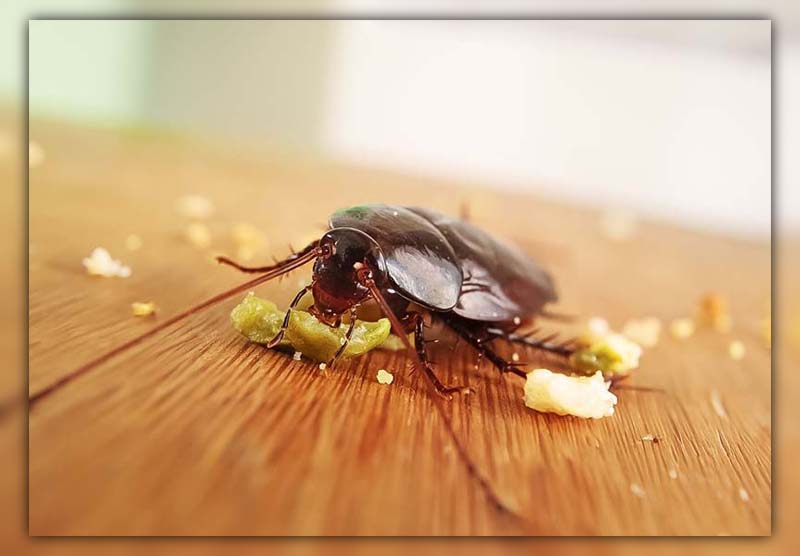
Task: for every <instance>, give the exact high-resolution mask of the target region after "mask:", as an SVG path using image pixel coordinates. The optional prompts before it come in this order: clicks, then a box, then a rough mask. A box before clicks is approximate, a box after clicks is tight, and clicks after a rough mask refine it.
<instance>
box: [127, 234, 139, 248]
mask: <svg viewBox="0 0 800 556" xmlns="http://www.w3.org/2000/svg"><path fill="white" fill-rule="evenodd" d="M125 248H126V249H127V250H128V251H138V250H139V249H141V248H142V238H140V237H139V236H137V235H136V234H130V235H129V236H128V237H126V238H125Z"/></svg>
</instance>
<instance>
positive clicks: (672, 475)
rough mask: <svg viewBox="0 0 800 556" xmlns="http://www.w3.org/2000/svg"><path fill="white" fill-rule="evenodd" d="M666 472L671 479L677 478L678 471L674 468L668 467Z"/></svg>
mask: <svg viewBox="0 0 800 556" xmlns="http://www.w3.org/2000/svg"><path fill="white" fill-rule="evenodd" d="M667 474H668V475H669V478H670V479H672V480H673V481H674V480H675V479H677V478H678V471H676V470H675V469H670V470H669V471H668V472H667Z"/></svg>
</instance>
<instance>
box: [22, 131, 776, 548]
mask: <svg viewBox="0 0 800 556" xmlns="http://www.w3.org/2000/svg"><path fill="white" fill-rule="evenodd" d="M31 137H32V138H34V139H35V140H36V141H37V142H39V143H40V144H41V145H42V146H43V148H44V150H45V153H46V159H45V161H44V163H43V164H41V165H40V166H39V167H37V168H34V169H33V170H31V174H30V268H29V276H30V278H29V279H30V285H29V286H30V292H29V325H30V329H29V335H30V338H29V339H30V348H29V395H30V396H36V395H37V393H39V392H42V391H43V390H45V389H47V388H48V387H50V386H52V385H53V384H56V383H58V382H59V380H60V379H61V378H63V377H64V376H66V375H67V374H68V373H70V372H71V371H72V370H74V369H75V368H77V367H79V366H80V365H82V364H83V363H85V362H86V361H88V360H90V359H92V358H94V357H96V356H97V355H99V354H101V353H103V352H104V351H106V350H108V349H110V348H112V347H114V346H116V345H118V344H120V343H122V342H124V341H126V340H128V339H130V338H132V337H134V336H136V335H138V334H140V333H142V332H143V331H146V330H148V328H149V327H151V326H153V325H154V323H157V322H159V320H161V319H165V318H168V317H169V316H170V315H172V314H175V313H176V312H178V311H179V310H181V309H183V308H186V307H187V306H189V305H191V304H193V303H196V302H198V301H201V300H203V299H205V298H206V297H209V296H210V295H212V294H214V293H217V292H219V291H222V290H223V289H225V288H228V287H230V286H232V285H234V284H237V283H239V282H241V281H242V277H241V276H239V275H236V274H234V273H232V272H231V271H230V270H228V269H225V268H222V267H218V266H216V265H212V264H210V262H209V256H210V254H212V253H215V252H228V253H231V252H232V251H233V249H234V245H233V243H232V242H231V240H230V239H228V231H229V229H230V227H231V226H232V225H233V224H235V223H238V222H249V223H252V224H254V225H257V226H259V227H260V228H261V229H263V230H264V232H265V233H266V234H267V235H268V236H269V237H270V238H271V246H270V248H269V249H268V250H267V251H268V252H270V253H274V254H276V255H278V256H282V255H284V254H285V253H286V252H287V247H286V244H287V243H289V242H293V243H295V244H299V243H300V242H301V241H302V240H303V239H305V238H307V237H309V235H313V234H314V233H315V232H316V231H318V230H319V229H320V227H321V226H322V225H323V224H324V222H325V219H326V216H327V214H328V213H330V212H331V211H332V210H333V209H335V208H338V207H341V206H348V205H352V204H356V203H361V202H375V201H384V202H391V203H404V204H424V205H426V206H429V207H431V208H435V209H439V210H442V211H446V212H451V213H457V211H458V207H459V204H460V203H461V202H468V203H469V205H470V207H471V212H472V218H473V220H474V222H476V223H477V224H479V225H481V226H483V227H484V228H486V229H487V230H490V231H492V232H494V233H497V234H499V235H503V236H505V237H508V238H511V239H513V240H514V241H516V242H518V243H519V244H520V245H521V246H522V247H523V248H524V249H526V250H527V251H529V252H530V253H531V254H533V255H535V256H537V257H538V258H539V259H540V260H541V261H542V262H544V263H545V264H546V265H547V266H548V267H549V268H550V269H551V271H552V272H553V274H554V275H555V277H556V280H557V283H558V286H559V290H560V292H561V299H562V303H561V304H560V308H561V309H562V310H564V311H566V312H574V313H579V314H581V315H583V316H589V315H595V314H597V315H603V316H605V317H607V318H608V319H609V320H610V321H611V323H612V325H614V326H617V327H619V326H621V325H622V323H623V322H624V321H625V320H626V319H628V318H631V317H640V316H647V315H654V316H657V317H659V318H662V319H664V320H665V321H666V320H668V319H670V318H673V317H678V316H684V315H692V314H693V313H694V311H695V308H696V303H697V300H698V299H699V297H700V296H701V295H702V294H703V293H704V292H706V291H710V290H713V291H717V292H720V293H722V294H725V295H727V296H728V297H730V299H731V300H732V313H733V318H734V328H733V331H732V333H731V334H729V335H722V334H719V333H716V332H713V331H710V330H704V329H701V330H699V331H698V333H697V334H696V335H695V336H694V337H692V338H691V339H689V340H686V341H683V342H679V341H677V340H674V339H672V338H671V337H669V335H664V336H663V337H662V341H661V342H660V343H659V345H658V346H657V347H656V348H654V349H652V350H648V351H647V352H646V354H645V356H644V357H643V359H642V367H641V369H640V370H639V371H637V374H636V375H635V377H634V378H633V379H631V381H630V385H631V386H636V387H642V388H644V389H623V390H619V391H618V392H617V394H618V396H619V398H620V402H619V404H618V406H617V413H616V414H615V415H614V416H613V417H611V418H608V419H604V420H600V421H584V420H579V419H573V418H563V417H556V416H551V415H541V414H537V413H535V412H533V411H531V410H529V409H527V408H525V406H524V404H523V403H522V401H521V396H522V382H521V381H520V380H518V379H514V378H508V379H504V378H501V377H499V376H498V375H497V373H496V372H495V371H494V370H493V369H492V368H490V367H488V366H487V365H485V364H484V365H481V367H480V369H479V370H477V371H476V370H475V369H474V368H473V366H474V363H475V354H474V353H473V352H472V351H471V350H470V349H469V348H468V347H467V346H465V345H463V344H462V345H459V346H458V347H457V348H456V349H455V351H453V352H450V351H449V350H448V349H447V347H446V346H442V347H441V348H440V349H439V350H438V351H435V352H434V359H435V360H436V361H437V362H438V363H439V365H438V368H439V372H440V373H441V374H442V376H443V378H445V379H446V380H447V381H449V382H458V381H467V382H468V383H469V384H470V385H472V386H474V387H475V389H476V393H475V394H474V395H471V396H468V397H463V398H457V399H455V400H454V401H453V402H451V403H449V404H448V405H447V407H446V411H447V413H448V415H449V417H450V418H451V419H452V421H453V424H454V427H455V433H456V435H457V436H458V438H459V439H460V440H461V442H463V443H464V444H465V445H466V446H467V449H468V452H469V455H470V458H471V459H472V460H473V461H474V464H475V465H476V467H477V469H478V470H479V472H480V473H481V474H482V475H483V476H485V477H486V478H487V480H488V481H489V482H490V484H491V485H492V488H493V490H494V491H495V492H496V493H497V495H498V496H499V497H500V498H501V499H502V500H503V501H504V502H505V503H506V504H507V505H508V506H510V507H512V508H514V509H515V510H516V512H517V513H518V514H519V515H520V516H522V518H523V519H521V520H516V519H510V518H508V516H506V515H503V514H499V513H498V512H496V511H495V510H494V509H493V508H492V507H491V506H490V505H488V504H487V503H486V500H485V498H484V496H483V495H482V493H481V491H480V489H479V488H478V487H477V483H476V481H475V479H474V478H473V477H471V475H470V474H469V473H468V471H467V468H466V466H465V464H464V462H463V461H462V460H460V459H459V458H458V457H457V454H456V453H455V450H454V449H453V444H452V442H451V440H450V439H449V438H448V435H447V433H446V431H445V428H444V427H443V423H442V418H441V416H440V415H438V414H437V412H436V411H435V409H434V407H433V406H432V404H431V401H430V399H429V397H428V394H427V392H426V389H425V387H424V384H423V383H422V382H421V380H420V378H419V377H416V376H409V375H408V373H407V372H405V370H404V369H405V365H406V363H407V358H406V357H405V355H404V354H402V353H400V354H387V353H382V352H373V353H371V354H369V355H368V356H367V357H364V358H362V359H358V360H354V361H352V362H350V363H346V364H344V365H342V366H341V367H340V368H339V369H338V370H336V371H335V372H330V373H328V374H326V375H324V376H323V375H321V374H320V373H319V371H318V370H317V368H316V367H315V366H313V365H311V364H309V363H306V362H295V361H293V360H292V359H291V358H290V357H287V356H286V355H283V354H280V353H274V352H269V351H266V350H264V349H263V348H261V347H259V346H256V345H251V344H248V343H247V342H245V341H244V340H243V339H242V338H240V337H239V336H237V335H236V334H235V333H234V332H233V331H232V330H231V328H230V325H229V323H228V316H227V315H228V313H229V311H230V309H231V308H232V307H233V305H234V304H235V303H236V300H230V301H228V302H225V303H222V304H221V305H220V306H218V307H215V308H213V309H211V310H208V311H206V312H204V313H202V314H199V315H196V316H194V317H192V318H191V319H190V320H188V321H186V322H184V323H182V324H181V325H179V326H176V327H174V328H172V329H169V330H167V331H165V332H164V333H162V334H159V335H158V336H157V337H154V338H151V339H149V340H148V341H146V342H144V343H142V344H141V345H139V346H136V347H135V348H132V349H130V350H128V351H126V352H125V353H123V354H122V355H120V356H119V357H116V358H114V359H112V360H110V361H108V362H107V363H105V364H103V365H102V366H100V367H98V368H96V369H94V370H92V371H91V372H89V373H87V374H85V375H83V376H81V377H80V378H78V379H76V380H74V381H72V382H69V383H66V384H65V385H63V386H61V387H58V388H57V389H56V390H54V391H53V392H52V393H51V394H50V395H48V396H47V397H45V398H43V399H42V400H41V401H39V402H37V403H36V405H34V406H33V407H32V408H31V409H30V413H29V475H28V481H29V500H28V503H29V532H30V534H32V535H198V534H199V535H453V534H455V535H503V534H513V535H720V534H724V535H765V534H769V533H770V524H771V514H770V502H771V489H770V483H771V465H770V459H771V451H770V434H771V427H770V407H771V401H770V352H769V351H768V350H767V349H766V348H764V347H763V341H762V339H761V334H760V320H761V319H762V318H763V317H764V315H765V312H766V310H767V307H768V301H769V297H770V258H769V255H770V254H769V246H768V245H761V244H753V243H748V242H743V241H738V240H731V239H726V238H718V237H712V236H705V235H700V234H697V233H692V232H686V231H680V230H676V229H672V228H668V227H664V226H657V225H653V224H644V225H642V226H640V228H639V230H638V232H637V234H636V236H635V238H634V240H633V241H630V242H624V243H618V242H612V241H610V240H608V239H606V238H605V237H604V236H603V235H602V234H601V233H600V228H599V225H598V215H597V214H596V213H594V212H590V211H586V210H579V209H575V208H570V207H565V206H561V205H555V204H552V203H546V202H544V201H540V200H536V199H528V198H522V197H518V196H514V195H508V194H498V193H494V192H486V191H483V190H480V189H471V188H465V187H462V186H459V185H458V184H450V183H442V182H435V181H432V180H425V179H421V178H416V177H411V176H402V175H397V174H391V173H385V172H379V171H373V170H369V169H363V168H358V167H347V166H341V165H333V164H328V163H324V162H319V161H314V160H308V159H305V158H301V157H298V156H296V155H285V154H284V155H280V154H277V153H271V152H259V151H255V150H252V149H246V148H245V149H237V148H236V147H234V146H227V147H225V148H223V147H221V146H220V145H211V144H203V143H198V142H193V141H190V140H187V139H184V138H180V137H170V136H164V135H160V134H150V133H142V132H141V131H132V130H128V131H125V132H111V131H103V130H91V129H81V128H74V127H69V126H59V125H54V124H41V123H38V122H33V123H32V125H31ZM192 192H194V193H202V194H204V195H206V196H208V197H209V198H211V199H213V201H214V202H215V204H216V205H217V208H218V210H217V214H216V215H215V216H214V217H213V218H212V219H211V220H210V226H211V228H212V232H213V237H214V244H213V245H212V247H211V248H210V249H208V250H198V249H196V248H194V247H193V246H191V245H189V244H188V243H187V242H186V241H185V240H184V239H183V238H182V236H181V233H182V230H183V228H184V226H185V221H184V220H183V219H182V218H181V217H180V216H179V215H178V214H177V213H176V211H175V209H174V202H175V200H176V199H177V198H178V197H179V196H180V195H182V194H184V193H192ZM129 233H136V234H138V235H140V236H141V237H142V238H143V241H144V246H143V247H142V249H141V250H139V251H135V252H130V251H127V250H126V249H125V247H124V240H125V237H126V236H127V235H128V234H129ZM98 245H102V246H105V247H107V248H108V249H109V250H110V251H111V253H112V255H114V256H115V257H118V258H121V259H122V260H123V261H124V262H126V263H129V264H130V265H131V267H132V268H133V276H131V277H130V278H128V279H98V278H93V277H89V276H87V275H86V274H85V272H84V271H83V268H82V267H81V259H82V257H84V256H87V255H88V254H89V252H90V251H91V250H92V249H93V248H94V247H96V246H98ZM303 276H304V274H303V273H302V272H298V273H295V274H293V275H292V276H291V277H290V278H289V279H288V280H285V281H283V282H282V283H280V284H277V283H273V284H269V285H266V286H262V287H260V288H258V292H259V293H260V294H262V295H264V296H266V297H270V298H273V299H275V300H277V301H279V302H282V303H285V302H286V301H287V300H288V299H289V298H290V297H291V295H292V294H293V293H294V292H295V291H296V290H297V289H298V280H299V279H301V278H302V277H303ZM136 300H153V301H155V302H156V303H157V304H158V306H159V307H160V309H161V310H160V312H159V314H158V316H157V317H156V318H155V319H153V320H148V319H137V318H134V317H132V316H131V315H130V303H131V302H132V301H136ZM551 324H552V326H553V328H554V329H557V328H563V326H562V325H559V324H557V323H551ZM732 338H737V339H741V340H742V341H743V342H744V343H745V345H746V347H747V354H746V357H745V358H744V360H742V361H733V360H732V359H731V358H730V357H729V356H728V353H727V345H728V342H729V341H730V340H731V339H732ZM379 368H387V369H390V370H392V371H393V372H394V373H395V377H396V379H395V382H394V384H392V385H391V386H389V387H386V386H382V385H379V384H378V383H377V382H376V380H375V372H376V371H377V369H379ZM715 389H716V390H718V391H719V393H720V396H721V399H722V401H723V403H724V406H725V408H726V413H727V417H721V416H719V415H718V414H717V413H716V412H715V411H714V409H713V407H712V404H711V402H710V396H711V392H712V390H715ZM645 434H653V435H656V436H658V437H660V438H661V442H659V443H657V444H653V443H644V442H642V441H641V437H642V436H643V435H645ZM670 469H675V470H676V471H677V472H678V478H677V479H671V478H670V476H669V474H668V473H669V470H670ZM631 483H636V484H639V485H641V487H642V489H643V491H644V496H643V497H638V496H635V495H634V494H633V493H632V492H631ZM740 489H744V490H746V492H747V493H748V495H749V500H748V501H744V500H742V498H741V497H740V493H739V491H740Z"/></svg>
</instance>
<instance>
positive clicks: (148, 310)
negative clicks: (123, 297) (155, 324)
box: [131, 301, 156, 317]
mask: <svg viewBox="0 0 800 556" xmlns="http://www.w3.org/2000/svg"><path fill="white" fill-rule="evenodd" d="M131 311H133V314H134V315H135V316H137V317H146V316H148V315H152V314H154V313H155V312H156V304H155V303H153V302H152V301H148V302H144V301H134V302H133V303H131Z"/></svg>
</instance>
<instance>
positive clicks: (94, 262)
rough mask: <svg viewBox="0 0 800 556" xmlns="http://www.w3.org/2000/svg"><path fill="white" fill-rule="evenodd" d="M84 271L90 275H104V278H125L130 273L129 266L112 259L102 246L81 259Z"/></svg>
mask: <svg viewBox="0 0 800 556" xmlns="http://www.w3.org/2000/svg"><path fill="white" fill-rule="evenodd" d="M83 266H84V267H85V268H86V272H88V273H89V274H91V275H92V276H105V277H106V278H113V277H118V278H127V277H128V276H130V275H131V269H130V267H129V266H125V265H124V264H122V263H121V262H120V261H118V260H116V259H113V258H112V257H111V255H110V254H109V252H108V251H107V250H106V249H104V248H103V247H97V248H95V250H94V251H92V254H91V255H89V256H88V257H86V258H84V259H83Z"/></svg>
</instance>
